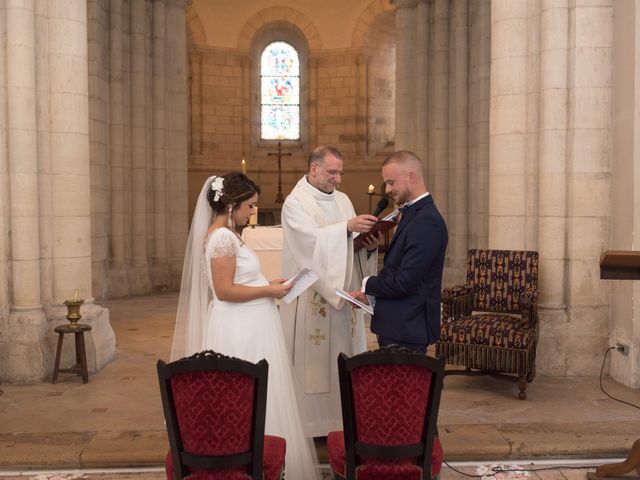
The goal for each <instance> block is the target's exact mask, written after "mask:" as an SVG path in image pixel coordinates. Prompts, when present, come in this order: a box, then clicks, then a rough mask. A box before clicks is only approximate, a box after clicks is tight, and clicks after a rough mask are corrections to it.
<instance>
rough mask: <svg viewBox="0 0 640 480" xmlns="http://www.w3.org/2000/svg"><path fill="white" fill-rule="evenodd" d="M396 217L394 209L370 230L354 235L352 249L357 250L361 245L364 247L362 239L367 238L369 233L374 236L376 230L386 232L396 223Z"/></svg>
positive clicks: (396, 211)
mask: <svg viewBox="0 0 640 480" xmlns="http://www.w3.org/2000/svg"><path fill="white" fill-rule="evenodd" d="M397 218H398V210H394V211H393V212H391V213H390V214H389V215H387V216H386V217H384V218H381V219H380V220H378V222H377V223H376V224H375V225H374V226H373V228H372V229H371V231H370V232H368V233H360V234H358V235H354V237H353V251H354V252H357V251H358V250H360V249H361V248H362V247H364V239H365V238H367V237H368V236H370V235H372V236H375V235H377V233H378V232H381V233H387V232H388V231H389V230H391V229H392V228H393V227H395V226H397V225H398V222H397Z"/></svg>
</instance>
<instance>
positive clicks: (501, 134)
mask: <svg viewBox="0 0 640 480" xmlns="http://www.w3.org/2000/svg"><path fill="white" fill-rule="evenodd" d="M527 54H528V51H527V2H491V80H490V91H491V94H490V99H491V100H490V105H491V112H490V127H489V131H490V152H489V163H490V173H489V186H490V188H489V247H490V248H498V249H499V248H504V249H511V250H512V249H518V248H524V246H525V238H526V229H525V226H526V225H525V218H526V217H525V215H526V204H525V202H526V178H525V161H526V156H527V150H526V129H527V64H528V56H527Z"/></svg>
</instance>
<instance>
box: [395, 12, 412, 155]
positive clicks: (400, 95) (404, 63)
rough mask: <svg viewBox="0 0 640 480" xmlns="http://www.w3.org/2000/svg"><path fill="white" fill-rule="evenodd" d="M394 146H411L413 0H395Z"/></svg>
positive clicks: (403, 147) (400, 147) (407, 147)
mask: <svg viewBox="0 0 640 480" xmlns="http://www.w3.org/2000/svg"><path fill="white" fill-rule="evenodd" d="M395 4H396V142H395V148H396V150H404V149H411V148H413V140H414V135H415V127H416V126H415V121H416V119H415V113H414V112H415V106H414V102H415V98H414V91H413V85H414V82H415V81H416V76H415V73H414V66H415V65H414V60H415V56H414V54H413V52H414V48H415V44H414V41H415V27H416V21H415V14H416V12H415V7H416V0H396V2H395Z"/></svg>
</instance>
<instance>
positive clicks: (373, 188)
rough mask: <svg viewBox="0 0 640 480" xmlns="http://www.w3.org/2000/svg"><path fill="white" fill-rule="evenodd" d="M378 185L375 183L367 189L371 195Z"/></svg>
mask: <svg viewBox="0 0 640 480" xmlns="http://www.w3.org/2000/svg"><path fill="white" fill-rule="evenodd" d="M375 190H376V187H374V186H373V185H369V189H368V190H367V193H369V195H371V194H372V193H373V192H375Z"/></svg>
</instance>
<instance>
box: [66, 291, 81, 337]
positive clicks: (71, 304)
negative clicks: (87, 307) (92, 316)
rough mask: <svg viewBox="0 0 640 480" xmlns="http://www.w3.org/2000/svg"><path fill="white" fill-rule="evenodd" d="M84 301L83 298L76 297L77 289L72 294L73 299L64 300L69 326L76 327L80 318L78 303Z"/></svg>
mask: <svg viewBox="0 0 640 480" xmlns="http://www.w3.org/2000/svg"><path fill="white" fill-rule="evenodd" d="M83 303H84V298H78V290H76V291H75V294H74V295H73V300H65V301H64V304H65V305H66V306H67V310H68V313H67V320H69V322H70V323H71V325H69V326H70V327H71V328H78V320H80V319H81V318H82V315H81V314H80V305H82V304H83Z"/></svg>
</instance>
